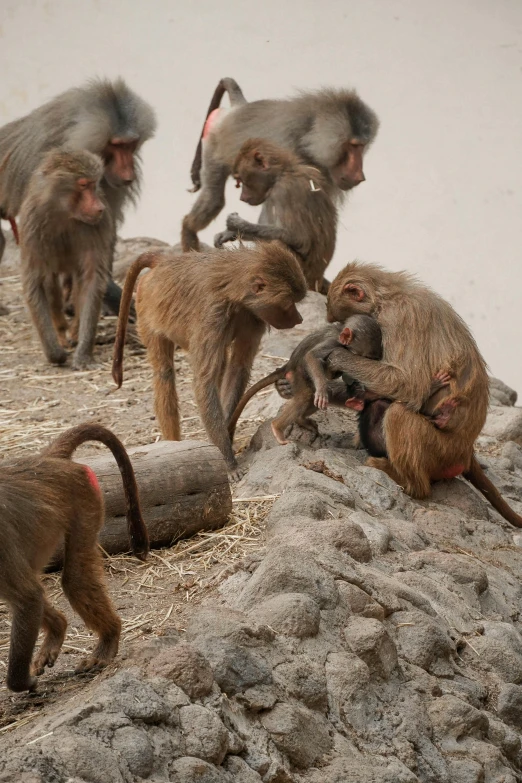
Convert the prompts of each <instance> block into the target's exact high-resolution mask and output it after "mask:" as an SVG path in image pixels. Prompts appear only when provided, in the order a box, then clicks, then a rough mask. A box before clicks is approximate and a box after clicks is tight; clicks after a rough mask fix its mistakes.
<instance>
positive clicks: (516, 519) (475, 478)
mask: <svg viewBox="0 0 522 783" xmlns="http://www.w3.org/2000/svg"><path fill="white" fill-rule="evenodd" d="M462 475H463V476H464V478H465V479H467V480H468V481H469V482H470V483H471V484H473V486H474V487H476V488H477V489H478V490H479V491H480V492H482V494H483V495H484V497H485V498H486V499H487V500H489V502H490V503H491V505H492V506H493V508H495V509H496V510H497V511H498V513H499V514H501V516H503V517H504V519H507V521H508V522H510V523H511V524H512V525H514V526H515V527H522V517H521V516H520V515H519V514H517V513H516V512H515V511H513V509H512V508H511V506H509V505H508V504H507V503H506V501H505V500H504V498H503V497H502V495H501V494H500V492H499V491H498V489H497V488H496V486H495V485H494V484H493V482H492V481H490V480H489V479H488V477H487V476H486V474H485V473H484V471H483V470H482V468H481V467H480V465H479V463H478V462H477V459H476V457H475V456H473V457H472V459H471V465H470V468H469V470H468V471H467V472H466V473H463V474H462Z"/></svg>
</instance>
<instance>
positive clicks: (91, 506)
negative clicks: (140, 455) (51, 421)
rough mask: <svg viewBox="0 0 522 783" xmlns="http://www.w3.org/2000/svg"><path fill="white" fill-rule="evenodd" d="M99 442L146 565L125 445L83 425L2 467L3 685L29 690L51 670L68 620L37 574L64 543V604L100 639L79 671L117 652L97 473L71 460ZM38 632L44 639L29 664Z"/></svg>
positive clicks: (142, 527)
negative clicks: (7, 637) (6, 628)
mask: <svg viewBox="0 0 522 783" xmlns="http://www.w3.org/2000/svg"><path fill="white" fill-rule="evenodd" d="M89 440H96V441H100V442H101V443H104V444H105V445H106V446H107V447H108V448H109V449H110V450H111V451H112V453H113V454H114V457H115V459H116V462H117V463H118V467H119V469H120V473H121V477H122V480H123V490H124V493H125V500H126V505H127V525H128V531H129V538H130V542H131V547H132V550H133V552H134V554H135V555H136V556H137V557H139V558H140V560H145V559H146V557H147V553H148V551H149V537H148V533H147V528H146V527H145V523H144V522H143V519H142V516H141V510H140V503H139V497H138V488H137V486H136V479H135V476H134V471H133V469H132V465H131V462H130V460H129V457H128V455H127V452H126V451H125V448H124V446H123V444H122V443H121V442H120V441H119V440H118V438H117V437H116V436H115V435H114V434H113V433H112V432H110V431H109V430H107V429H105V427H101V426H99V425H97V424H80V425H79V426H77V427H73V428H72V429H69V430H66V431H65V432H64V433H63V434H62V435H60V436H59V437H58V438H57V439H56V440H55V441H54V442H53V443H51V445H50V446H48V447H47V449H45V450H44V451H43V452H42V453H41V454H40V455H37V456H30V457H24V458H22V459H19V460H17V461H16V462H12V463H10V464H2V470H1V472H0V516H1V524H0V598H2V600H4V601H6V602H7V604H8V605H9V606H10V608H11V611H12V615H13V622H12V627H11V645H10V649H9V663H8V668H7V687H8V688H10V689H11V690H13V691H25V690H33V689H34V687H35V686H36V679H35V677H34V675H35V674H42V673H43V670H44V668H45V666H53V665H54V662H55V661H56V658H57V657H58V654H59V652H60V648H61V646H62V643H63V640H64V638H65V630H66V628H67V621H66V619H65V615H64V614H62V612H59V611H58V610H57V609H54V608H53V606H52V605H51V604H50V602H49V601H48V599H47V598H46V596H45V594H44V591H43V587H42V584H41V582H40V579H39V574H40V572H41V571H42V569H43V568H44V567H45V566H46V565H47V564H48V563H49V561H50V560H51V558H52V556H53V554H54V553H55V551H56V549H57V547H58V545H59V544H60V543H61V542H62V541H65V554H64V560H63V573H62V586H63V590H64V592H65V595H66V596H67V598H68V600H69V603H70V604H71V606H72V607H73V609H74V610H75V611H76V612H78V614H79V615H80V617H81V618H82V619H83V621H84V622H85V624H86V625H87V627H88V628H90V629H91V630H93V631H94V632H95V633H96V634H97V635H98V637H99V640H98V644H97V645H96V648H95V649H94V650H93V652H92V653H91V655H90V656H88V658H86V659H85V660H84V661H82V662H81V663H80V665H79V666H78V667H77V669H76V671H78V672H83V671H88V670H89V669H93V668H95V667H100V666H104V665H106V664H107V663H108V662H109V661H110V660H112V658H114V656H115V655H116V653H117V652H118V642H119V638H120V629H121V621H120V618H119V617H118V615H117V614H116V612H115V610H114V607H113V605H112V602H111V600H110V598H109V596H108V594H107V589H106V587H105V585H104V583H103V565H102V557H101V553H100V549H99V547H98V532H99V530H100V529H101V527H102V525H103V521H104V503H103V495H102V492H101V489H100V486H99V484H98V480H97V478H96V476H95V474H94V472H93V471H92V470H91V469H90V468H88V467H87V466H86V465H79V464H78V463H76V462H71V456H72V454H73V452H74V451H75V450H76V449H77V448H78V446H80V445H81V444H82V443H85V442H86V441H89ZM40 627H41V628H43V631H44V634H45V635H44V640H43V644H42V647H41V648H40V650H39V652H38V654H37V656H36V658H35V660H34V662H33V666H32V671H31V658H32V655H33V650H34V647H35V644H36V640H37V637H38V632H39V630H40Z"/></svg>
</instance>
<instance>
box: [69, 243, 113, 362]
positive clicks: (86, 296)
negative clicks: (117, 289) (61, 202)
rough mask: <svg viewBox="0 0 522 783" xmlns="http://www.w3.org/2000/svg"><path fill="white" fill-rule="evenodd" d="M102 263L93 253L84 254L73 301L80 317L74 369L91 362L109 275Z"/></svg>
mask: <svg viewBox="0 0 522 783" xmlns="http://www.w3.org/2000/svg"><path fill="white" fill-rule="evenodd" d="M103 264H104V262H103V259H102V258H101V257H98V256H97V254H95V253H88V254H86V256H85V257H84V259H83V261H82V276H81V283H80V289H79V292H78V297H77V301H76V302H75V307H77V309H78V315H79V318H80V328H79V331H78V345H77V347H76V350H75V352H74V357H73V367H74V368H75V369H76V370H81V369H84V368H85V367H87V366H88V365H89V364H90V363H91V362H92V352H93V350H94V342H95V340H96V328H97V326H98V321H99V318H100V311H101V304H102V299H103V294H104V291H105V289H106V286H107V280H108V277H109V275H108V272H107V271H106V270H105V269H104V267H103Z"/></svg>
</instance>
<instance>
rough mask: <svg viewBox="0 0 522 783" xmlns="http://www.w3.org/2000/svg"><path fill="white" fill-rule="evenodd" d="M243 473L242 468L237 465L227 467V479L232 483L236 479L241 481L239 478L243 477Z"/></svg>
mask: <svg viewBox="0 0 522 783" xmlns="http://www.w3.org/2000/svg"><path fill="white" fill-rule="evenodd" d="M245 473H246V471H245V470H244V468H240V467H238V466H236V467H234V468H229V469H228V478H229V481H230V482H231V483H232V484H235V483H236V482H237V481H241V479H242V478H243V476H244V475H245Z"/></svg>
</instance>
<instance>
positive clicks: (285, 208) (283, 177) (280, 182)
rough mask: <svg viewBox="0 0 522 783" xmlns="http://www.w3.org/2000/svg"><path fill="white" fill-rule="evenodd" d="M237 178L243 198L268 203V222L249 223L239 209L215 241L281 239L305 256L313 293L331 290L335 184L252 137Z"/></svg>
mask: <svg viewBox="0 0 522 783" xmlns="http://www.w3.org/2000/svg"><path fill="white" fill-rule="evenodd" d="M232 176H233V177H234V178H235V179H236V180H237V183H238V184H237V186H238V187H239V186H240V185H242V191H241V201H245V202H246V203H247V204H251V205H252V206H257V205H259V204H262V203H264V205H265V208H264V217H265V218H266V219H267V223H268V225H267V224H265V223H257V224H256V223H250V222H248V221H247V220H243V219H242V218H241V217H240V216H239V215H238V214H237V212H235V213H232V214H231V215H229V216H228V218H227V230H226V231H223V232H222V233H220V234H218V235H217V236H216V238H215V241H214V244H215V246H216V247H221V246H222V245H223V244H224V243H225V242H230V241H232V240H235V239H237V238H241V239H246V240H259V239H260V240H270V239H279V240H281V242H284V243H285V244H287V245H288V246H289V247H290V248H291V249H292V250H293V251H294V252H295V253H297V255H298V256H299V258H300V259H301V266H302V269H303V272H304V276H305V278H306V282H307V283H308V287H309V288H310V290H312V291H321V293H326V292H327V290H328V285H329V284H328V283H327V281H325V280H324V272H325V270H326V267H327V266H328V264H329V263H330V261H331V259H332V256H333V254H334V250H335V239H336V231H337V208H336V206H335V204H334V202H333V200H332V198H331V195H330V192H329V191H331V190H332V185H331V183H329V181H328V179H327V178H326V177H325V176H324V175H323V174H321V172H320V171H319V169H317V168H315V167H313V166H308V165H306V164H304V163H302V161H300V160H299V158H298V157H297V156H296V155H295V154H294V153H293V152H291V151H290V150H285V149H283V148H282V147H278V146H277V145H275V144H272V143H271V142H269V141H267V140H266V139H249V140H248V141H246V142H245V143H244V144H243V146H242V147H241V150H240V152H239V155H238V156H237V158H236V160H235V162H234V167H233V174H232Z"/></svg>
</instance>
